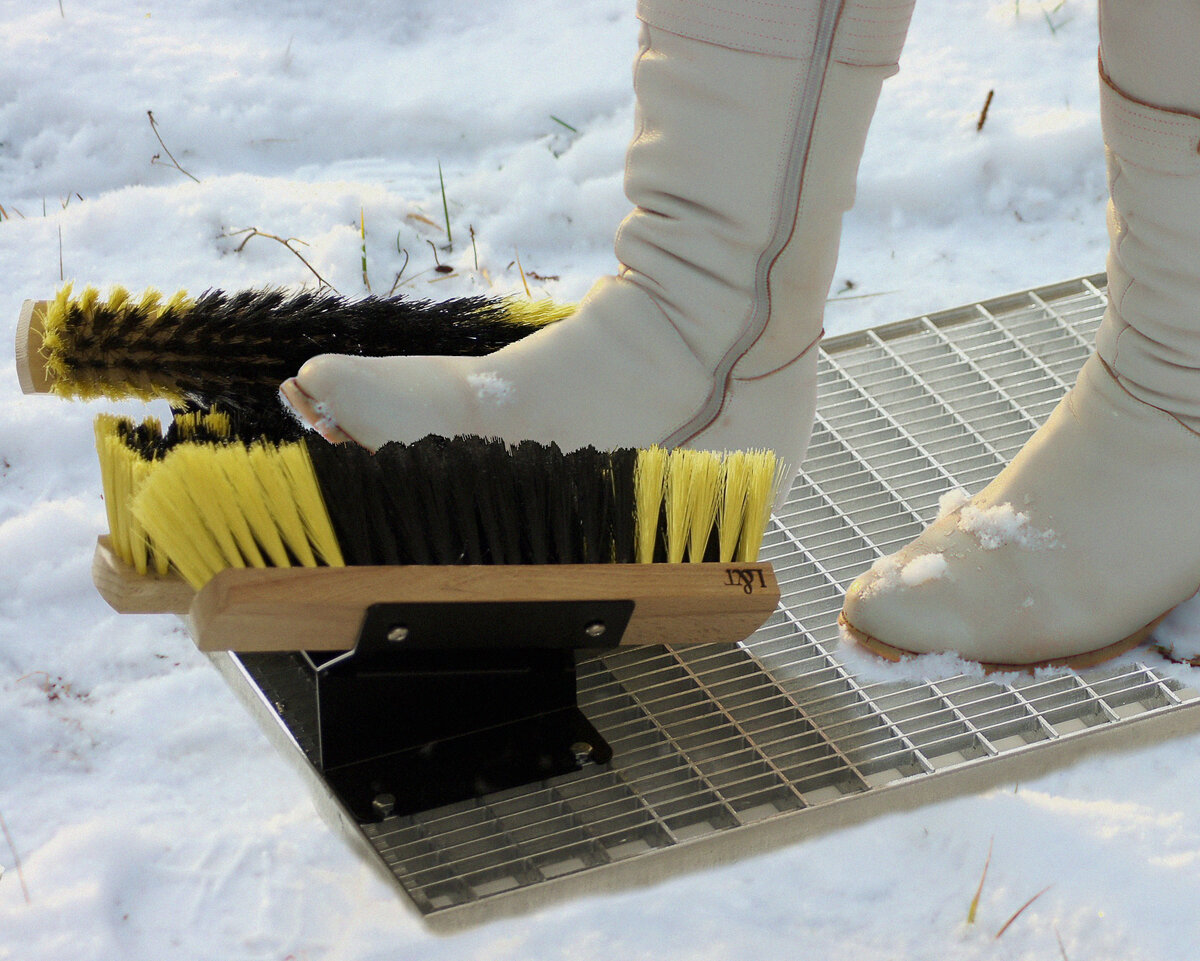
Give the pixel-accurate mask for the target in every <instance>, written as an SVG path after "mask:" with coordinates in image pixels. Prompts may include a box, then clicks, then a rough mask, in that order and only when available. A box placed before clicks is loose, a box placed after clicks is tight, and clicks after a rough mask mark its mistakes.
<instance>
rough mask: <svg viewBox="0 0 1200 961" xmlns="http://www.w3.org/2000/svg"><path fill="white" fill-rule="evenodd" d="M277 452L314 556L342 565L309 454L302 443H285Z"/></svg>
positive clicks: (339, 550)
mask: <svg viewBox="0 0 1200 961" xmlns="http://www.w3.org/2000/svg"><path fill="white" fill-rule="evenodd" d="M279 454H280V460H281V462H282V465H283V470H284V474H285V475H286V477H287V479H288V484H289V486H290V488H291V492H292V500H293V501H294V502H295V504H296V508H297V510H299V512H300V517H301V518H302V519H303V521H304V529H305V532H306V533H307V535H308V540H309V542H310V543H311V544H312V546H313V550H314V551H315V552H316V555H317V557H319V558H320V559H321V560H322V561H323V562H324V563H326V564H328V565H329V566H330V567H343V566H345V563H346V561H345V559H344V558H343V557H342V549H341V548H340V547H339V546H338V540H337V534H336V533H335V532H334V529H333V522H332V521H331V520H330V519H329V510H328V508H327V507H326V506H325V498H324V496H322V494H321V488H320V486H319V485H318V484H317V475H316V471H315V470H314V469H313V465H312V460H311V458H310V457H309V456H308V448H307V447H305V446H304V445H303V444H287V445H284V446H281V447H280V448H279Z"/></svg>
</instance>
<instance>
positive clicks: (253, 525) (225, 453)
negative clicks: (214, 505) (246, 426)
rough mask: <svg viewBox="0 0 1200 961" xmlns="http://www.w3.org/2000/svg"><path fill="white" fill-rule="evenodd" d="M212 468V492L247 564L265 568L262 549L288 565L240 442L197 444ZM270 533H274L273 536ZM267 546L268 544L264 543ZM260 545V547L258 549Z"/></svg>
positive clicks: (283, 564) (281, 563) (275, 559)
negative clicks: (218, 500) (217, 497)
mask: <svg viewBox="0 0 1200 961" xmlns="http://www.w3.org/2000/svg"><path fill="white" fill-rule="evenodd" d="M196 448H197V450H198V451H200V454H199V455H198V456H201V457H203V458H204V460H205V462H206V466H207V468H208V469H209V470H210V471H211V474H210V475H209V477H210V481H209V483H211V484H212V487H213V493H214V495H217V496H219V498H220V502H221V509H222V511H223V512H224V516H225V523H226V524H227V525H228V526H229V530H230V532H231V533H232V535H233V538H234V541H235V542H236V543H237V546H238V553H239V554H240V555H241V559H242V560H243V561H244V562H245V564H246V566H247V567H266V566H267V560H266V558H264V557H263V551H264V550H266V551H267V555H268V557H270V558H271V562H272V563H273V564H274V566H276V567H287V566H289V565H288V558H287V552H286V551H285V550H283V545H282V544H281V543H279V538H278V535H277V534H276V532H275V530H274V528H273V526H272V525H271V518H270V515H269V514H268V512H267V511H266V509H265V507H264V506H263V504H262V500H261V497H260V496H259V491H258V481H257V478H256V477H255V476H254V472H253V470H251V468H250V464H249V458H248V457H247V454H246V449H245V447H243V446H242V445H241V444H230V445H215V444H198V445H196ZM272 535H274V537H273V539H272ZM268 544H269V545H270V547H268V546H266V545H268ZM260 548H261V549H260Z"/></svg>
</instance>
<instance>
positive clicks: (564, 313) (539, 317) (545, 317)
mask: <svg viewBox="0 0 1200 961" xmlns="http://www.w3.org/2000/svg"><path fill="white" fill-rule="evenodd" d="M575 310H576V307H575V305H574V304H559V303H556V302H555V301H553V300H525V299H524V298H520V299H518V298H516V297H512V298H510V299H509V300H507V301H505V304H504V312H505V313H506V314H507V315H508V319H509V320H511V321H512V322H513V323H515V324H526V325H528V326H530V327H545V326H546V325H547V324H552V323H554V322H555V321H559V320H563V319H564V318H566V317H570V316H571V315H572V314H573V313H575Z"/></svg>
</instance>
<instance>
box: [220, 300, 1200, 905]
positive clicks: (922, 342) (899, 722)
mask: <svg viewBox="0 0 1200 961" xmlns="http://www.w3.org/2000/svg"><path fill="white" fill-rule="evenodd" d="M1102 285H1103V278H1102V277H1093V278H1086V279H1082V280H1077V281H1071V282H1068V283H1064V284H1059V285H1056V286H1054V287H1051V288H1044V289H1042V290H1037V291H1030V292H1026V293H1022V294H1019V295H1014V296H1012V297H1007V298H1003V299H1000V300H996V301H991V302H988V303H985V304H975V305H971V306H968V307H963V308H959V309H956V310H951V311H947V312H944V313H940V314H935V315H931V316H927V317H921V318H917V319H913V320H909V321H904V322H901V323H898V324H893V325H889V326H887V327H882V328H877V329H875V330H869V331H865V332H861V333H856V334H852V335H848V336H845V337H840V338H836V339H833V340H830V341H828V342H827V343H826V344H825V345H824V348H823V351H822V357H821V363H820V398H821V403H820V414H819V416H818V419H817V423H816V427H815V430H814V434H813V440H812V445H811V448H810V452H809V455H808V458H807V460H806V463H805V469H804V472H803V473H802V474H801V476H800V477H799V479H798V480H797V482H796V485H795V487H794V489H793V490H792V492H791V496H790V498H789V500H788V501H787V503H786V506H785V507H784V508H783V509H782V510H781V511H780V512H779V514H778V515H777V517H776V518H775V519H774V520H773V523H772V528H771V530H770V532H769V533H768V536H767V539H766V542H765V547H764V555H763V556H764V558H765V559H767V560H770V561H772V562H773V563H774V565H775V568H776V572H777V575H778V578H779V581H780V584H781V587H782V591H783V605H782V607H781V610H780V611H779V612H778V613H777V614H775V615H774V616H773V617H772V619H771V620H770V621H769V622H768V623H767V625H766V626H764V627H763V628H762V629H761V630H760V631H758V633H756V634H755V635H754V636H753V637H752V638H750V639H749V640H748V641H746V642H745V643H744V644H743V645H740V646H737V647H732V648H731V647H726V646H705V647H680V648H679V649H677V650H676V649H668V648H634V649H624V650H618V651H616V652H614V653H610V654H606V655H604V656H602V657H596V658H592V659H589V660H587V661H585V662H584V663H583V664H581V666H580V682H579V686H580V703H581V706H582V707H583V709H584V712H585V713H586V714H587V716H588V717H589V718H590V719H591V721H592V722H593V723H594V724H595V725H596V726H597V728H598V729H599V730H600V732H601V733H602V734H603V735H604V736H605V738H606V739H607V740H608V741H609V743H610V744H611V745H612V747H613V749H614V752H615V755H614V760H613V762H612V764H611V765H610V766H609V767H607V768H605V769H599V768H596V767H595V766H589V767H588V768H587V769H586V770H584V771H582V772H580V773H578V774H574V775H570V776H566V777H563V778H559V779H556V780H554V781H552V782H547V783H543V784H540V785H534V786H531V787H526V788H521V789H517V790H514V791H510V792H507V793H505V794H499V795H492V796H488V797H487V798H485V799H483V800H482V801H479V802H471V803H464V804H461V805H456V806H453V807H449V808H443V809H440V810H437V811H431V812H427V813H424V814H421V815H418V816H415V817H404V818H396V817H393V818H389V819H387V820H385V821H383V822H382V823H379V824H368V825H363V826H362V827H361V830H362V832H363V833H364V834H365V835H366V838H367V839H368V840H369V842H370V844H371V846H372V847H373V848H374V850H375V851H376V852H377V853H378V856H379V857H380V858H381V859H382V860H383V862H384V863H385V864H386V865H387V866H388V868H389V869H390V870H391V871H392V872H393V873H394V874H395V877H396V879H397V880H398V882H399V883H400V885H401V886H402V887H403V888H404V890H405V891H406V892H407V893H408V895H409V896H410V897H411V898H412V899H413V901H414V902H415V904H416V905H417V906H418V908H419V909H420V910H421V911H422V912H424V913H425V914H426V915H427V916H429V918H430V919H431V920H434V919H436V918H437V916H438V915H440V914H455V915H463V914H464V913H467V914H469V913H470V912H471V911H472V910H474V909H477V908H482V907H483V906H484V905H486V904H488V903H492V902H496V901H497V900H498V899H500V898H502V897H504V896H506V895H511V894H512V893H513V892H517V891H525V892H527V893H528V892H529V890H530V889H536V888H539V887H540V886H544V885H549V884H552V883H556V882H558V881H559V880H561V879H563V878H567V877H571V876H579V875H581V874H586V873H587V872H591V871H594V870H595V869H597V868H601V867H606V866H610V865H612V866H619V865H620V864H621V863H623V862H627V863H630V864H634V863H644V862H645V861H646V860H647V859H649V858H654V857H656V856H658V855H659V854H661V853H663V852H665V851H667V850H670V849H679V848H684V847H689V846H690V847H697V849H698V848H699V847H700V846H704V845H705V844H706V843H707V842H708V841H711V840H713V839H715V838H717V837H724V836H737V835H738V832H741V836H743V837H746V838H747V839H748V838H749V836H750V833H751V832H753V831H754V830H755V828H756V826H759V825H765V824H767V823H769V822H772V821H774V822H787V823H788V825H789V827H790V828H791V829H792V830H791V834H790V836H802V835H803V833H804V831H805V826H806V824H808V823H809V820H810V819H814V816H815V815H816V814H817V812H819V811H820V810H821V809H823V808H827V807H828V806H830V805H834V804H839V805H854V804H856V803H858V802H860V801H862V800H864V799H866V798H868V797H869V796H871V795H873V794H878V793H879V792H881V791H883V790H884V789H894V788H895V787H897V786H902V785H916V784H919V783H921V782H922V781H923V780H929V779H932V778H934V777H935V776H937V777H944V776H945V775H946V774H947V772H949V774H950V775H951V776H953V775H955V774H957V773H960V772H968V771H973V770H976V769H978V767H979V766H980V765H986V764H988V763H989V762H992V761H995V760H997V759H1000V758H1003V757H1005V756H1012V755H1017V754H1022V753H1030V752H1031V749H1037V748H1041V747H1047V746H1051V745H1054V744H1061V743H1064V742H1065V741H1067V740H1068V739H1073V738H1080V737H1085V736H1088V735H1094V734H1097V733H1098V732H1101V731H1105V730H1115V729H1116V728H1118V727H1120V726H1121V725H1128V724H1129V723H1130V722H1133V721H1137V720H1141V719H1145V718H1147V717H1149V716H1152V715H1155V714H1162V713H1168V712H1178V711H1180V710H1188V711H1191V712H1192V713H1195V707H1196V705H1197V701H1198V700H1200V695H1198V694H1197V692H1196V691H1194V690H1191V689H1187V688H1184V687H1183V685H1182V684H1180V683H1179V682H1178V681H1176V680H1173V679H1171V678H1168V677H1164V676H1160V674H1159V673H1158V672H1156V671H1154V670H1152V669H1151V668H1149V667H1146V666H1144V665H1141V664H1136V665H1134V666H1129V663H1128V661H1125V662H1122V666H1121V667H1118V668H1113V667H1109V668H1107V669H1102V670H1096V671H1092V672H1087V673H1085V674H1060V675H1055V676H1049V677H1032V676H1030V677H1023V678H1022V679H1020V680H1017V681H1015V682H1013V683H1000V682H996V681H990V680H980V679H978V678H968V677H953V678H945V679H937V680H928V681H925V682H923V683H919V684H912V683H905V684H872V685H867V684H863V683H860V681H859V680H858V679H856V678H855V677H854V676H852V675H851V674H850V673H849V672H848V670H847V669H846V668H845V667H844V666H843V665H842V664H841V663H839V661H837V660H835V659H834V658H833V657H831V656H830V651H831V650H832V649H833V648H834V647H836V645H837V643H838V628H837V623H836V621H837V615H838V612H839V610H840V608H841V603H842V595H843V593H844V591H845V588H846V587H847V586H848V585H849V583H850V581H851V580H853V579H854V577H855V576H856V575H857V574H859V573H860V572H862V571H863V570H864V569H865V568H866V567H867V566H869V565H870V564H871V563H872V562H873V561H874V560H875V559H876V558H878V557H880V556H882V555H883V554H886V553H890V552H891V551H893V550H896V549H897V548H899V547H900V546H902V545H903V544H904V543H906V542H907V541H908V540H909V539H911V538H913V537H915V536H916V535H917V534H918V533H919V532H920V531H921V529H922V528H923V527H924V525H925V524H926V523H928V522H929V521H930V520H932V519H933V518H934V517H935V516H936V513H937V510H938V499H939V497H940V495H942V494H943V493H945V492H946V491H948V490H950V489H952V488H956V487H962V488H966V489H968V490H977V489H979V488H980V487H981V486H982V485H983V484H984V483H985V482H986V481H988V480H989V479H990V478H991V477H992V476H993V475H994V474H995V473H996V472H997V470H998V469H999V468H1000V467H1001V466H1003V464H1004V463H1005V462H1007V460H1008V459H1010V458H1011V457H1012V456H1013V455H1014V454H1015V453H1016V452H1017V450H1018V449H1019V448H1020V447H1021V445H1022V444H1023V443H1024V441H1025V440H1026V438H1027V437H1028V436H1029V435H1030V434H1031V433H1032V432H1033V431H1034V429H1035V428H1036V427H1037V425H1038V424H1040V423H1041V422H1042V421H1043V420H1044V419H1045V418H1046V417H1047V416H1048V415H1049V413H1050V411H1051V410H1052V409H1053V407H1054V405H1055V404H1056V403H1057V401H1058V399H1059V398H1060V397H1061V395H1062V394H1063V392H1064V391H1065V390H1066V389H1067V387H1068V386H1069V384H1070V383H1071V381H1072V380H1073V379H1074V376H1075V374H1076V372H1077V371H1078V369H1079V367H1080V366H1081V365H1082V363H1083V361H1084V359H1085V358H1086V356H1087V354H1088V351H1089V348H1090V344H1091V341H1092V338H1093V335H1094V332H1095V329H1096V327H1097V326H1098V324H1099V322H1100V318H1101V315H1102V313H1103V309H1104V295H1103V290H1102ZM241 664H242V666H243V667H244V668H245V670H246V671H247V672H248V673H249V674H250V675H252V676H253V677H254V679H255V683H256V685H257V687H258V688H259V689H260V690H261V691H262V695H261V697H262V700H263V703H264V704H266V705H268V706H269V708H270V709H271V710H272V711H273V712H274V714H275V715H276V717H277V718H282V723H284V724H285V725H286V727H287V730H288V732H289V735H290V738H289V743H291V744H292V746H293V748H294V750H296V751H302V752H305V753H308V754H309V756H310V757H311V752H312V750H313V744H312V735H311V719H310V718H305V717H303V716H301V715H300V714H298V713H297V712H296V711H290V710H289V709H288V698H289V693H288V692H289V691H297V690H301V688H302V686H303V684H304V683H305V681H304V678H303V676H302V675H301V674H300V673H298V672H297V671H295V670H293V669H289V667H288V666H287V664H286V663H280V662H279V661H278V659H272V658H271V657H260V658H257V659H256V658H252V657H250V656H243V658H242V661H241ZM297 685H300V686H301V688H298V687H297ZM301 693H302V691H301ZM302 700H303V698H302V697H301V698H297V699H296V701H302ZM939 783H941V782H939ZM814 823H815V820H814ZM727 850H728V849H727ZM735 853H736V851H735Z"/></svg>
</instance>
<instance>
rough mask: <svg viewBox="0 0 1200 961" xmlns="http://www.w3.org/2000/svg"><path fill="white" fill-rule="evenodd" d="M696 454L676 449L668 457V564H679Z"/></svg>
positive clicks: (684, 545)
mask: <svg viewBox="0 0 1200 961" xmlns="http://www.w3.org/2000/svg"><path fill="white" fill-rule="evenodd" d="M695 455H696V452H695V451H692V450H685V449H683V448H678V449H676V450H673V451H671V452H670V454H668V455H667V480H666V495H665V497H666V521H667V525H666V526H667V531H666V537H667V544H666V547H667V563H668V564H682V563H683V556H684V552H685V551H686V550H687V546H688V539H689V538H688V531H689V528H690V526H691V519H692V490H691V486H692V474H693V468H694V466H695Z"/></svg>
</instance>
